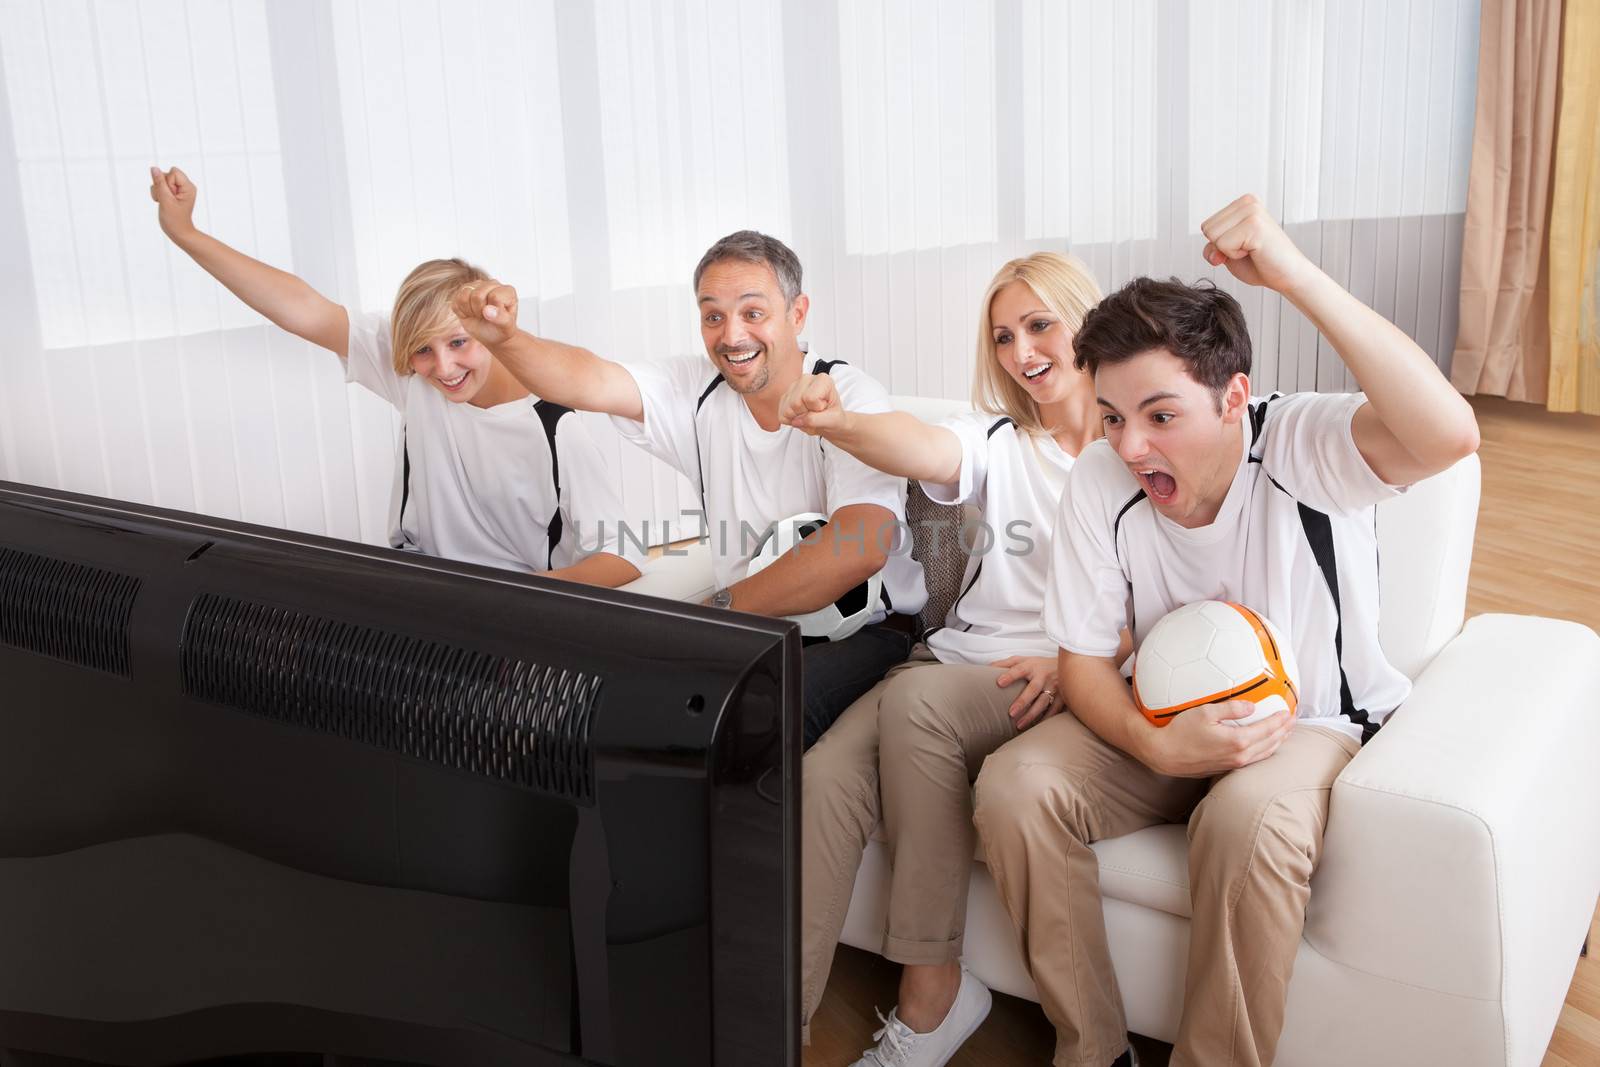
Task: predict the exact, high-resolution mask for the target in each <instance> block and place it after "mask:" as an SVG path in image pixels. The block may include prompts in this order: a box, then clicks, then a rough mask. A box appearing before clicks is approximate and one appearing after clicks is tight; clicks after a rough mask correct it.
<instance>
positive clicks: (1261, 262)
mask: <svg viewBox="0 0 1600 1067" xmlns="http://www.w3.org/2000/svg"><path fill="white" fill-rule="evenodd" d="M1200 232H1201V233H1203V234H1205V236H1206V247H1205V251H1204V253H1203V255H1204V256H1205V257H1206V262H1207V263H1209V264H1211V265H1212V266H1213V267H1221V266H1226V267H1227V268H1228V272H1229V273H1230V274H1232V275H1233V276H1234V277H1235V278H1238V279H1239V280H1240V281H1241V282H1244V283H1245V284H1246V285H1264V286H1266V287H1267V288H1268V289H1272V290H1275V291H1276V292H1279V293H1285V294H1287V293H1289V292H1291V291H1293V290H1294V289H1295V288H1297V287H1298V286H1300V285H1301V284H1302V283H1303V282H1304V281H1305V280H1306V278H1307V277H1309V276H1310V275H1311V274H1313V273H1315V271H1316V269H1317V268H1316V265H1315V264H1313V263H1312V262H1311V261H1310V260H1309V259H1307V258H1306V256H1305V253H1303V252H1301V251H1300V250H1299V249H1298V248H1296V247H1295V246H1294V242H1293V241H1291V240H1290V239H1289V235H1288V234H1286V233H1284V232H1283V227H1282V226H1279V225H1278V223H1277V220H1275V219H1274V218H1273V217H1272V216H1271V215H1269V214H1268V213H1267V208H1266V205H1264V204H1263V203H1261V201H1260V200H1258V199H1256V198H1255V197H1254V196H1252V195H1251V194H1249V193H1246V194H1245V195H1244V196H1241V197H1240V198H1239V199H1237V200H1235V201H1234V202H1233V203H1231V204H1229V205H1228V206H1227V207H1225V208H1223V209H1222V210H1221V211H1219V212H1217V213H1216V214H1215V215H1212V216H1211V217H1210V218H1209V219H1207V220H1206V221H1205V222H1203V223H1201V224H1200Z"/></svg>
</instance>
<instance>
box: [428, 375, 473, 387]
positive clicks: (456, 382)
mask: <svg viewBox="0 0 1600 1067" xmlns="http://www.w3.org/2000/svg"><path fill="white" fill-rule="evenodd" d="M466 380H467V372H466V371H462V372H461V373H460V374H457V375H456V376H455V377H454V378H435V379H434V381H436V382H438V383H439V384H440V385H442V386H444V387H445V388H446V389H459V388H461V386H462V383H464V382H465V381H466Z"/></svg>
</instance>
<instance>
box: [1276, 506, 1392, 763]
mask: <svg viewBox="0 0 1600 1067" xmlns="http://www.w3.org/2000/svg"><path fill="white" fill-rule="evenodd" d="M1296 506H1297V507H1298V508H1299V509H1300V525H1301V526H1302V527H1303V528H1304V529H1305V533H1306V541H1307V542H1309V543H1310V545H1311V554H1312V555H1313V556H1315V557H1316V560H1317V566H1318V567H1319V568H1320V569H1321V570H1322V577H1323V579H1324V580H1325V581H1326V582H1327V583H1328V594H1329V595H1330V596H1332V597H1333V651H1334V655H1336V656H1337V657H1338V661H1337V662H1338V664H1339V710H1340V712H1342V713H1343V714H1344V715H1345V716H1346V717H1348V718H1349V720H1350V721H1351V722H1353V723H1355V724H1356V725H1357V726H1359V727H1361V743H1362V744H1363V745H1364V744H1366V743H1367V742H1368V741H1370V740H1372V736H1373V735H1374V734H1376V733H1377V732H1378V727H1379V726H1381V725H1382V723H1376V722H1373V721H1372V718H1371V716H1370V715H1368V713H1367V711H1366V709H1365V708H1358V707H1356V702H1355V699H1354V698H1353V697H1352V696H1351V695H1350V679H1349V678H1348V677H1346V676H1345V673H1344V620H1343V617H1342V613H1341V611H1340V608H1339V562H1338V559H1337V557H1336V555H1335V553H1334V549H1333V521H1332V520H1331V519H1329V518H1328V516H1327V515H1325V514H1323V513H1322V512H1320V511H1317V510H1316V509H1315V508H1309V507H1306V505H1304V504H1299V503H1297V505H1296Z"/></svg>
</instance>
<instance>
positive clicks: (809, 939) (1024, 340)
mask: <svg viewBox="0 0 1600 1067" xmlns="http://www.w3.org/2000/svg"><path fill="white" fill-rule="evenodd" d="M1099 300H1100V289H1099V287H1098V286H1097V285H1096V284H1095V281H1094V278H1093V277H1092V276H1091V275H1090V273H1089V271H1088V269H1087V268H1086V267H1084V265H1083V264H1082V263H1080V262H1078V261H1077V260H1075V259H1072V258H1069V257H1067V256H1062V255H1058V254H1056V253H1053V252H1040V253H1037V254H1035V255H1032V256H1028V257H1027V258H1025V259H1016V260H1012V261H1011V262H1010V263H1007V264H1006V265H1005V266H1004V267H1002V268H1000V272H999V273H998V274H996V275H995V277H994V280H993V281H992V282H991V283H990V285H989V288H988V290H987V291H985V293H984V294H983V300H982V302H981V304H980V305H979V312H978V319H979V326H978V346H977V375H976V382H975V388H974V394H975V395H974V405H975V407H976V408H977V410H976V411H974V412H972V413H968V414H964V415H960V416H957V417H955V418H952V419H948V420H946V421H944V422H942V423H940V424H938V425H930V424H928V423H925V422H922V421H921V420H919V419H917V418H915V417H913V416H911V415H909V414H906V413H904V412H889V413H885V414H863V413H860V412H853V411H847V410H845V409H843V408H842V407H841V406H840V405H839V402H838V399H837V397H836V395H835V392H834V387H833V384H832V382H831V381H829V379H828V378H827V377H826V376H814V377H807V378H803V379H801V380H800V381H799V382H797V383H796V384H795V385H794V386H793V387H791V388H790V390H789V392H788V393H787V395H786V396H785V397H784V401H783V408H782V415H783V418H784V421H785V422H787V423H788V424H789V425H791V426H795V427H797V428H799V429H802V430H805V431H806V432H808V433H812V434H815V435H817V436H819V437H823V438H825V439H826V440H828V441H829V442H831V443H832V444H834V445H835V446H837V447H839V448H841V449H843V450H845V451H847V452H849V453H851V454H852V455H854V456H856V458H858V459H860V460H862V461H863V462H865V463H867V464H868V465H870V466H873V467H876V468H878V469H879V470H882V471H885V472H888V473H890V474H895V475H899V476H902V477H906V478H915V479H917V480H918V481H920V482H921V483H922V487H923V490H924V491H925V492H926V493H927V494H928V496H929V497H930V498H931V499H933V500H934V501H936V502H939V503H944V504H966V505H972V506H975V507H976V508H977V509H978V510H979V511H980V512H981V514H982V519H983V524H984V527H985V533H984V534H983V535H980V538H979V541H980V543H988V544H989V545H990V546H991V547H990V548H989V550H988V551H987V552H984V553H982V554H975V555H974V556H973V558H972V559H971V560H970V561H969V563H968V566H967V572H966V574H965V575H964V576H963V579H962V585H961V590H962V591H961V595H960V597H959V598H958V599H957V600H956V602H955V603H954V605H953V606H952V607H951V608H950V611H949V614H948V615H947V616H946V618H945V621H944V625H943V626H942V627H940V628H938V629H935V630H933V631H931V632H930V633H929V634H928V635H927V636H926V638H925V640H924V643H922V644H919V645H918V646H917V647H916V648H915V649H914V650H913V651H912V654H911V658H910V659H909V660H907V661H906V662H905V663H903V664H901V665H900V666H898V667H896V668H894V669H893V670H892V671H890V672H889V674H888V675H887V676H885V678H884V680H883V681H882V682H881V683H879V684H878V685H877V687H876V688H874V689H873V690H871V691H870V692H869V693H867V694H866V695H865V696H863V697H862V698H861V699H859V700H857V701H856V702H855V703H854V704H852V705H851V706H850V707H849V708H848V709H847V710H846V711H845V712H844V714H843V715H841V716H840V717H839V720H838V722H836V723H834V725H833V727H832V728H831V729H830V730H828V732H827V733H826V734H824V735H823V736H822V739H821V740H820V741H818V742H817V744H816V746H815V747H813V748H812V749H811V750H810V751H809V752H808V753H806V757H805V761H804V763H803V765H802V777H801V782H802V785H801V795H802V803H801V811H802V814H801V828H802V829H801V896H802V922H803V926H802V934H801V950H802V954H801V967H802V976H801V977H802V985H801V1010H802V1012H803V1017H804V1020H805V1022H806V1024H807V1026H808V1027H809V1023H810V1019H811V1015H812V1013H813V1012H814V1011H815V1010H816V1007H817V1004H818V1003H819V1002H820V1001H821V999H822V991H823V988H824V986H826V984H827V977H828V971H829V968H830V966H831V965H832V961H833V953H834V947H835V945H836V944H837V942H838V938H839V932H840V930H841V929H842V927H843V925H844V917H845V912H846V910H847V908H848V907H849V903H850V894H851V889H852V887H853V885H854V883H855V877H856V870H857V867H858V866H859V865H860V862H861V854H862V851H863V849H864V848H865V847H866V843H867V839H868V835H869V834H871V832H872V830H873V827H874V826H875V825H876V824H877V822H878V821H879V819H880V818H881V819H882V821H883V825H884V830H885V833H886V834H887V841H888V849H889V856H890V863H891V865H892V874H891V880H890V891H889V913H888V927H887V931H886V933H885V936H884V944H883V955H884V956H885V957H887V958H888V959H891V960H894V961H896V962H897V963H900V964H902V965H903V970H902V971H901V978H900V995H899V1004H898V1005H897V1006H896V1007H895V1008H894V1010H893V1011H891V1012H890V1013H889V1016H888V1018H886V1019H883V1024H884V1025H883V1028H882V1029H881V1030H879V1031H878V1032H877V1034H875V1035H874V1037H875V1038H876V1039H878V1045H877V1046H876V1047H875V1048H873V1049H869V1050H868V1051H867V1052H866V1053H865V1055H863V1057H862V1058H861V1059H860V1060H858V1061H857V1067H889V1065H894V1067H938V1065H942V1064H944V1063H945V1062H947V1061H948V1060H949V1059H950V1057H951V1056H952V1055H954V1053H955V1051H956V1049H957V1048H959V1047H960V1045H961V1044H962V1042H964V1041H965V1040H966V1039H967V1038H968V1037H969V1036H970V1035H971V1034H972V1032H973V1031H974V1030H976V1029H977V1028H978V1025H979V1024H980V1023H982V1022H983V1019H984V1017H985V1016H986V1015H987V1014H988V1012H989V1003H990V997H989V991H988V989H986V988H985V987H984V985H983V983H982V982H980V981H978V979H977V978H976V977H974V976H973V975H972V974H970V973H969V972H967V971H966V970H965V969H964V968H963V967H962V966H961V964H960V960H961V947H962V934H963V922H964V920H965V917H966V906H967V882H968V878H969V877H970V875H971V871H972V856H973V849H974V845H975V838H974V830H973V827H972V802H971V799H970V795H971V794H970V789H971V783H972V779H973V778H974V777H975V776H976V775H977V773H978V769H979V767H980V766H981V764H982V763H983V759H984V757H985V756H987V755H988V754H989V753H990V752H993V751H994V750H995V749H997V748H999V747H1000V746H1001V745H1002V744H1004V743H1005V742H1006V741H1009V740H1010V739H1011V738H1013V737H1015V736H1016V735H1017V733H1018V732H1019V731H1022V730H1026V729H1027V728H1028V727H1030V726H1032V725H1034V724H1035V723H1037V722H1040V721H1042V720H1043V719H1045V718H1046V717H1048V716H1050V715H1054V714H1055V713H1056V712H1058V711H1060V710H1061V707H1062V705H1061V699H1060V697H1059V696H1058V695H1057V690H1058V686H1057V682H1056V647H1055V644H1054V642H1052V641H1051V640H1050V638H1049V637H1047V636H1046V635H1045V633H1044V629H1043V626H1042V623H1041V622H1040V616H1041V613H1042V611H1043V608H1044V586H1045V571H1046V567H1047V564H1048V561H1049V558H1050V538H1051V532H1052V526H1053V524H1054V520H1055V514H1056V506H1057V502H1058V499H1059V497H1060V495H1061V490H1062V486H1063V485H1064V484H1065V481H1066V477H1067V472H1068V470H1069V469H1070V468H1071V467H1072V463H1073V460H1074V458H1075V457H1076V456H1077V455H1078V453H1079V452H1080V451H1081V450H1082V449H1083V448H1084V447H1085V446H1086V445H1088V444H1089V443H1090V442H1091V441H1093V440H1094V439H1095V438H1097V437H1099V436H1100V426H1101V421H1100V413H1099V411H1098V410H1097V407H1096V403H1095V396H1094V388H1093V383H1092V382H1091V381H1090V379H1089V378H1087V377H1086V376H1084V375H1083V374H1081V373H1079V372H1078V371H1076V370H1074V369H1073V366H1072V358H1073V352H1072V336H1073V334H1074V333H1075V332H1076V331H1077V329H1078V326H1079V324H1081V323H1082V321H1083V317H1084V315H1085V314H1086V313H1087V312H1088V310H1089V309H1090V308H1091V307H1093V306H1094V305H1095V304H1096V303H1097V302H1098V301H1099ZM880 1018H882V1017H881V1016H880Z"/></svg>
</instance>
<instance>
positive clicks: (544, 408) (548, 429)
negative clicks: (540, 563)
mask: <svg viewBox="0 0 1600 1067" xmlns="http://www.w3.org/2000/svg"><path fill="white" fill-rule="evenodd" d="M533 410H534V411H535V412H536V413H537V414H538V416H539V423H540V425H542V426H543V427H544V436H545V440H547V441H549V442H550V484H551V486H552V487H554V489H555V491H556V510H555V514H553V515H551V516H550V523H549V525H548V526H547V527H546V531H547V533H548V541H549V552H548V555H547V557H546V561H545V569H546V570H551V569H554V567H555V565H556V546H558V545H559V544H561V531H562V530H563V529H564V526H563V524H562V521H561V458H560V455H559V454H558V453H557V452H556V425H557V424H558V423H559V422H560V421H561V419H562V417H563V416H566V415H570V414H572V409H571V408H566V407H562V406H561V405H560V404H556V403H552V402H551V401H549V400H540V401H537V402H536V403H535V404H534V405H533Z"/></svg>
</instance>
